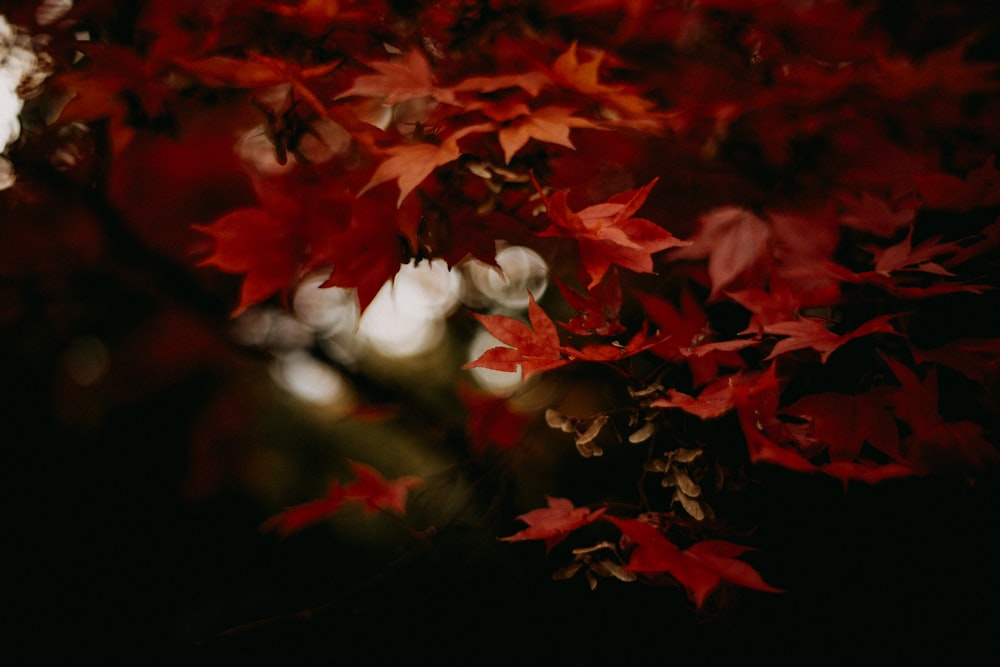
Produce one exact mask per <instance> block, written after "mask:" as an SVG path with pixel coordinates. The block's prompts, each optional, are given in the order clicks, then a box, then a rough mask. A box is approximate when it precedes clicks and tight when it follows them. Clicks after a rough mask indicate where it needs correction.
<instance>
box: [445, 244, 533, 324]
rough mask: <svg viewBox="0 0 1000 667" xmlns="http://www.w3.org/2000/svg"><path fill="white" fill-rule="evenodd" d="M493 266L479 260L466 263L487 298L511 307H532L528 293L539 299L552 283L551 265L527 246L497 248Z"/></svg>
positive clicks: (474, 284)
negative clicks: (550, 281) (549, 274)
mask: <svg viewBox="0 0 1000 667" xmlns="http://www.w3.org/2000/svg"><path fill="white" fill-rule="evenodd" d="M496 263H497V266H498V267H499V270H498V269H497V267H493V266H490V265H489V264H486V263H485V262H480V261H478V260H474V261H471V262H469V263H467V264H466V265H465V272H466V275H468V277H469V280H470V282H471V283H472V285H473V286H474V287H475V289H476V290H477V291H478V292H479V294H480V295H482V297H484V299H485V300H486V301H487V302H488V303H490V304H492V305H495V306H499V307H501V308H506V309H510V310H521V309H524V308H527V307H528V293H529V292H530V293H531V294H532V296H534V297H535V300H536V301H538V300H539V299H541V298H542V295H543V294H545V290H546V288H547V287H548V284H549V278H548V272H549V267H548V265H547V264H546V263H545V260H544V259H542V257H541V255H539V254H538V253H537V252H535V251H534V250H532V249H531V248H526V247H524V246H507V247H506V248H502V249H501V250H499V251H498V252H497V255H496Z"/></svg>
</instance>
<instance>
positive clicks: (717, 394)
mask: <svg viewBox="0 0 1000 667" xmlns="http://www.w3.org/2000/svg"><path fill="white" fill-rule="evenodd" d="M743 378H744V376H743V375H742V374H738V375H729V376H725V377H721V378H718V379H716V380H714V381H713V382H711V383H709V384H708V385H706V386H705V387H703V388H702V390H701V391H700V392H699V393H698V396H697V397H692V396H689V395H687V394H685V393H683V392H680V391H677V390H676V389H668V390H667V395H666V396H664V397H661V398H657V399H656V400H654V401H653V402H652V403H651V404H650V405H651V407H654V408H679V409H681V410H683V411H684V412H687V413H688V414H692V415H695V416H696V417H700V418H701V419H715V418H716V417H721V416H722V415H724V414H726V413H727V412H729V411H730V410H732V408H733V387H734V386H735V385H736V384H737V382H740V381H743Z"/></svg>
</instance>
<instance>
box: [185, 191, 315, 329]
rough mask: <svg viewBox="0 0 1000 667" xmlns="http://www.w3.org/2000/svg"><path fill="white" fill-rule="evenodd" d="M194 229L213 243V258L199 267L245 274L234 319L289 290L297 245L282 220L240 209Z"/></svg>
mask: <svg viewBox="0 0 1000 667" xmlns="http://www.w3.org/2000/svg"><path fill="white" fill-rule="evenodd" d="M195 229H197V230H199V231H201V232H204V233H205V234H208V235H209V236H211V237H212V238H213V239H214V241H215V243H214V250H213V252H212V254H211V255H210V256H208V257H207V258H205V259H203V260H201V261H200V262H199V264H198V265H199V266H214V267H216V268H218V269H220V270H222V271H225V272H227V273H241V274H244V277H243V284H242V287H241V290H240V300H239V303H238V304H237V306H236V308H235V310H234V311H233V313H232V315H233V316H234V317H235V316H236V315H239V314H240V313H242V312H243V311H244V310H246V309H247V307H249V306H251V305H253V304H255V303H260V302H261V301H263V300H264V299H266V298H268V297H269V296H271V295H272V294H274V293H276V292H278V291H280V290H283V289H285V288H286V287H288V284H289V283H290V282H291V280H292V279H293V278H294V276H295V272H296V271H297V269H298V261H299V243H298V242H297V240H296V239H295V238H294V237H293V236H292V235H291V234H290V232H289V229H288V225H287V223H286V222H285V221H284V220H282V219H280V218H278V217H276V216H273V215H271V214H270V213H269V212H267V211H265V210H263V209H258V208H247V209H239V210H236V211H233V212H231V213H227V214H226V215H224V216H222V217H221V218H219V219H218V220H216V221H215V222H214V223H212V224H211V225H196V226H195Z"/></svg>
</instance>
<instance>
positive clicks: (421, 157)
mask: <svg viewBox="0 0 1000 667" xmlns="http://www.w3.org/2000/svg"><path fill="white" fill-rule="evenodd" d="M492 128H493V124H492V123H484V124H480V125H473V126H470V127H463V128H462V129H460V130H456V131H455V132H453V133H451V134H450V135H448V136H447V137H446V138H445V139H444V140H443V141H442V142H441V143H440V144H426V143H416V144H407V145H404V146H391V147H389V148H386V149H385V153H386V154H388V155H389V157H388V158H387V159H386V160H384V161H383V162H382V163H381V164H380V165H379V166H378V168H377V169H376V170H375V173H374V174H372V177H371V180H369V181H368V183H367V184H366V185H365V186H364V187H363V188H361V190H359V191H358V196H359V197H360V196H361V195H363V194H364V193H366V192H368V191H369V190H371V189H372V188H374V187H375V186H378V185H381V184H382V183H385V182H386V181H393V180H394V181H396V183H397V184H398V185H399V199H398V200H397V201H396V206H397V207H398V206H402V205H403V200H404V199H406V196H407V195H408V194H410V193H411V192H413V189H414V188H415V187H417V186H418V185H420V184H421V183H422V182H423V181H424V179H425V178H427V177H428V176H430V175H431V173H432V172H433V171H434V170H435V169H437V168H438V167H440V166H442V165H446V164H448V163H449V162H452V161H454V160H457V159H458V158H459V156H460V155H461V154H462V151H461V149H460V148H459V147H458V141H459V139H461V138H462V137H465V136H466V135H469V134H472V133H473V132H484V131H486V130H489V129H492Z"/></svg>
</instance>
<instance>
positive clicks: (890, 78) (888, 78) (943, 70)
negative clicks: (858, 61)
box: [875, 39, 1000, 99]
mask: <svg viewBox="0 0 1000 667" xmlns="http://www.w3.org/2000/svg"><path fill="white" fill-rule="evenodd" d="M968 44H969V40H968V39H966V40H963V41H961V42H959V43H958V44H956V45H954V46H952V47H950V48H947V49H943V50H940V51H935V52H933V53H931V54H930V55H928V56H927V57H926V58H924V59H923V61H921V62H914V61H913V60H912V59H909V58H903V57H899V58H893V59H889V58H886V57H884V56H882V57H880V58H879V60H880V62H879V70H880V71H879V73H878V75H877V79H876V81H875V83H876V84H877V86H878V90H879V92H880V93H881V94H883V95H885V96H886V97H888V98H890V99H906V98H913V97H914V96H916V95H918V94H920V93H928V92H933V93H936V94H938V95H940V94H942V93H944V94H951V95H954V96H956V97H962V96H963V95H968V94H972V93H984V92H988V91H995V90H996V89H997V87H998V86H1000V83H998V82H997V81H996V80H995V76H996V74H997V71H998V69H1000V68H998V67H997V65H996V63H991V62H978V63H971V62H968V61H966V59H965V57H964V56H965V50H966V48H967V47H968Z"/></svg>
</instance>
